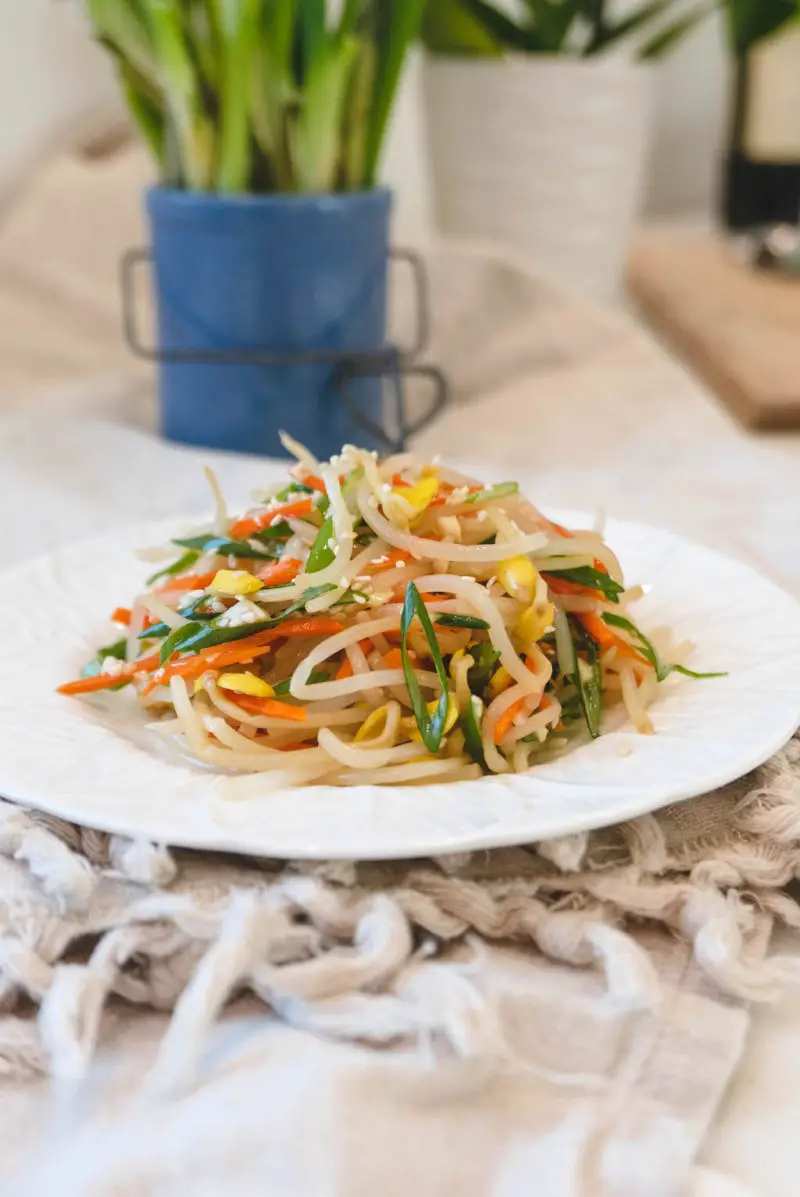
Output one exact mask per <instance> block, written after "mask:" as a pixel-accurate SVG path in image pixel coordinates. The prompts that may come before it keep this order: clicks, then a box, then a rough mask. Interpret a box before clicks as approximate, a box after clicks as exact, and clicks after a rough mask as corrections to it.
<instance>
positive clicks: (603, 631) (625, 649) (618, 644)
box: [576, 611, 647, 665]
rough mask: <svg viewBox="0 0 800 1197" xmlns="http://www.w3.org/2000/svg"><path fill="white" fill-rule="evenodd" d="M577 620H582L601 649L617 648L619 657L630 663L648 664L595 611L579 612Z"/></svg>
mask: <svg viewBox="0 0 800 1197" xmlns="http://www.w3.org/2000/svg"><path fill="white" fill-rule="evenodd" d="M576 618H577V619H579V620H580V622H581V623H582V624H583V626H584V627H585V628H586V631H587V632H588V633H589V635H590V636H591V638H592V640H595V641H596V642H597V643H598V644H599V645H600V647H601V648H615V649H616V650H617V656H619V657H624V658H625V659H626V660H628V661H639V662H640V663H641V664H642V665H646V664H647V661H646V660H645V658H644V657H643V656H642V654H641V653H638V652H637V651H636V649H635V648H632V647H631V645H630V644H628V642H627V640H623V639H622V637H621V636H617V634H616V633H615V632H612V631H611V628H610V627H609V626H608V624H606V623H604V622H603V620H602V619H601V618H600V616H599V615H596V614H595V613H594V611H580V612H577V613H576Z"/></svg>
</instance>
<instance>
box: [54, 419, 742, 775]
mask: <svg viewBox="0 0 800 1197" xmlns="http://www.w3.org/2000/svg"><path fill="white" fill-rule="evenodd" d="M284 443H285V445H286V447H287V448H288V449H289V450H290V451H291V452H292V453H293V454H294V456H295V457H296V459H297V460H296V464H295V465H293V466H292V467H291V468H290V469H289V471H288V480H287V482H286V484H285V485H277V486H274V487H271V488H269V489H267V490H265V491H264V492H261V493H258V494H256V495H254V496H253V503H254V505H253V507H252V509H251V510H249V511H247V512H246V513H245V514H243V515H242V516H240V517H238V518H232V517H231V516H229V514H228V511H227V508H226V505H225V502H224V499H223V496H222V494H221V493H220V489H219V485H218V483H217V480H216V478H215V477H214V475H213V473H212V472H211V471H207V474H208V476H209V481H210V483H211V486H212V489H213V491H214V494H215V499H216V514H215V516H214V519H213V522H212V523H211V524H209V525H208V526H206V527H204V528H200V529H195V530H192V532H191V534H187V535H185V536H181V537H179V538H177V539H176V540H174V541H173V542H171V543H170V544H169V545H164V546H160V547H158V548H155V549H148V550H144V551H143V552H142V553H141V554H140V556H142V557H143V558H144V559H145V560H147V561H150V562H152V563H153V564H154V565H156V566H157V568H156V569H155V571H154V572H153V574H152V575H151V577H150V578H148V580H147V584H146V585H147V589H146V590H145V592H144V593H142V594H140V595H138V596H137V597H136V598H135V599H134V601H133V603H132V605H131V606H130V607H127V608H125V607H120V608H118V609H117V610H116V611H114V612H113V615H112V620H113V622H114V623H115V624H116V625H117V626H118V628H119V629H120V633H121V635H120V638H119V639H117V640H116V641H114V642H113V643H111V644H109V645H107V646H105V647H103V648H101V649H100V650H99V651H98V653H97V655H96V656H95V658H94V659H93V660H92V661H91V662H89V664H88V665H87V666H86V667H85V668H84V670H83V671H82V674H81V677H80V678H79V679H78V680H76V681H73V682H68V683H67V684H65V685H63V686H61V687H60V693H62V694H64V695H68V696H77V695H87V694H92V693H95V692H99V691H103V690H116V689H120V688H123V687H131V688H132V689H133V691H135V693H136V696H137V699H138V702H139V703H140V704H141V706H142V707H143V709H144V711H145V712H146V713H147V714H148V716H149V717H150V718H151V720H152V721H153V726H154V727H156V728H157V729H158V731H159V732H160V733H162V734H163V735H165V736H167V737H170V738H174V739H175V740H176V741H177V742H178V744H179V745H180V746H181V748H182V749H183V751H184V752H185V753H186V754H188V755H189V756H190V757H191V758H193V759H194V760H196V761H198V762H202V763H203V764H204V765H206V766H210V767H212V768H215V769H219V770H224V771H232V772H243V773H255V774H259V775H264V777H263V780H265V781H267V780H270V779H271V781H272V782H273V784H276V785H278V784H280V785H292V784H294V785H301V784H307V783H311V782H317V781H319V782H325V783H328V784H340V785H353V784H404V783H415V782H416V783H419V782H431V781H442V782H444V781H448V782H449V781H457V780H462V779H470V778H477V777H480V776H482V775H484V774H504V773H510V772H516V773H522V772H525V771H526V770H527V769H529V768H530V767H531V766H532V765H534V764H536V762H537V761H539V760H541V759H543V757H544V756H545V755H546V754H550V753H552V752H553V751H558V750H560V749H563V748H564V747H565V746H566V745H567V744H568V743H569V741H570V739H571V738H572V737H574V736H575V735H577V734H583V735H584V736H586V735H587V734H588V736H590V737H597V736H599V735H600V732H601V723H602V717H603V710H604V707H605V706H606V705H607V704H608V703H609V702H613V701H621V702H622V703H623V704H624V706H625V708H626V710H627V714H628V716H629V718H630V720H631V722H632V723H633V725H634V727H635V728H636V729H637V730H638V731H639V732H642V733H652V732H653V725H652V722H651V720H650V717H649V715H648V707H649V706H650V705H651V703H652V702H653V699H654V698H655V697H656V695H657V693H658V690H659V687H660V686H661V685H662V683H663V682H665V681H666V679H667V678H668V677H669V675H670V674H672V673H675V672H678V673H681V674H684V675H687V676H689V677H693V678H700V677H713V676H719V675H714V674H698V673H695V672H693V671H692V670H690V669H689V668H688V667H687V666H686V664H685V662H686V660H687V659H688V657H689V656H690V654H691V652H692V650H693V647H694V646H693V645H691V644H689V643H683V644H675V643H673V640H672V637H671V635H670V633H669V632H668V631H667V630H664V629H658V630H656V631H652V632H650V633H649V634H648V635H645V634H644V632H642V631H641V630H640V629H639V627H638V626H637V625H636V623H635V622H634V621H633V619H632V618H631V614H630V609H631V607H632V605H633V604H634V603H635V601H636V600H637V599H638V598H640V597H641V596H642V589H641V588H640V587H638V586H631V587H628V586H627V585H626V583H625V581H624V579H623V576H622V570H621V569H620V565H619V562H618V560H617V558H616V557H615V555H614V553H613V552H612V550H611V549H610V548H609V547H608V545H607V544H606V543H605V541H604V539H603V536H602V534H601V531H599V530H598V529H594V530H578V529H568V528H565V527H562V526H560V525H559V524H555V523H552V522H551V521H550V520H549V519H547V518H546V517H545V516H544V515H543V514H542V513H541V512H540V511H538V510H537V509H536V508H535V507H534V506H532V505H531V503H530V502H528V501H527V500H526V499H525V498H524V497H523V495H522V494H521V493H520V490H519V486H518V485H517V483H516V482H504V483H501V484H499V485H494V486H484V485H482V484H481V483H480V482H478V481H476V480H475V479H473V478H468V477H465V476H463V475H462V474H460V473H457V472H456V471H454V470H451V469H448V468H446V467H445V466H443V465H441V464H440V463H439V462H438V461H436V460H434V461H425V460H422V459H421V458H419V457H416V456H414V455H413V454H409V453H404V454H401V455H397V456H394V457H390V458H388V459H386V460H384V461H380V460H379V459H378V458H377V457H376V455H375V454H374V453H370V452H366V451H365V450H361V449H357V448H355V447H353V446H351V445H348V446H345V448H344V449H343V450H342V452H341V453H340V454H339V455H338V456H337V457H334V458H332V459H331V460H330V461H329V462H324V463H320V462H318V461H316V460H315V459H314V458H313V457H312V456H311V455H310V454H309V453H308V452H307V451H306V450H305V449H304V448H303V447H302V446H301V445H299V444H297V443H296V442H295V441H293V440H292V439H291V438H289V437H286V438H285V440H284Z"/></svg>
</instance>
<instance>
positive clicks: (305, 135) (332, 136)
mask: <svg viewBox="0 0 800 1197" xmlns="http://www.w3.org/2000/svg"><path fill="white" fill-rule="evenodd" d="M358 52H359V42H358V39H357V38H355V37H346V38H344V39H343V40H342V41H338V40H337V39H334V38H331V39H329V40H328V42H326V43H324V45H323V46H322V47H320V48H319V49H318V50H317V52H316V58H315V60H314V62H313V64H312V66H311V67H310V68H309V71H308V74H307V76H306V80H305V87H304V90H303V96H302V100H301V103H300V113H299V116H298V118H297V122H296V124H295V129H294V141H293V144H294V163H295V170H296V173H297V185H298V188H299V190H300V191H304V192H312V193H313V192H325V191H333V190H334V188H335V186H336V176H337V172H338V169H339V155H340V152H341V140H342V129H343V126H344V123H345V109H344V106H345V100H346V99H347V95H348V90H349V88H350V84H351V77H352V72H353V67H354V65H355V63H356V61H357V59H358Z"/></svg>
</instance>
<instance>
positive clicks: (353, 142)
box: [339, 38, 377, 191]
mask: <svg viewBox="0 0 800 1197" xmlns="http://www.w3.org/2000/svg"><path fill="white" fill-rule="evenodd" d="M376 62H377V56H376V52H375V46H374V44H373V43H372V42H371V41H370V40H368V39H364V38H362V39H360V41H359V51H358V55H357V57H356V60H355V62H354V64H353V69H352V71H351V72H350V85H349V94H348V96H347V98H346V100H345V104H344V120H343V122H342V154H341V161H340V164H339V166H340V171H341V174H340V178H339V185H340V186H341V187H342V189H343V190H344V191H356V190H358V189H359V188H360V187H362V186H363V184H364V172H365V170H366V153H367V130H368V128H369V110H370V104H371V103H372V93H373V90H374V87H375V69H376Z"/></svg>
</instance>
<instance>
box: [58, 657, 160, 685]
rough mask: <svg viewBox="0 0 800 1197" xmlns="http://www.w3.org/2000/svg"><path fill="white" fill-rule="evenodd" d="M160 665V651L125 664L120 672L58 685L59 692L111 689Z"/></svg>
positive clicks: (100, 674)
mask: <svg viewBox="0 0 800 1197" xmlns="http://www.w3.org/2000/svg"><path fill="white" fill-rule="evenodd" d="M157 666H158V653H157V652H154V653H150V654H149V655H148V656H146V657H142V658H141V659H140V660H139V661H131V662H130V663H129V664H127V665H124V666H123V667H122V669H121V670H120V671H119V673H114V674H112V673H99V674H98V675H97V676H96V677H82V678H78V680H77V681H75V682H66V683H65V684H64V685H63V686H59V687H58V693H59V694H66V695H68V696H72V695H75V694H93V693H94V692H95V691H96V690H111V689H113V687H114V686H119V685H121V684H122V683H123V682H129V681H130V680H131V678H132V677H133V675H134V674H135V673H140V672H142V673H150V672H151V671H152V670H153V669H156V668H157Z"/></svg>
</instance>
